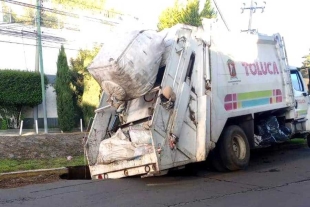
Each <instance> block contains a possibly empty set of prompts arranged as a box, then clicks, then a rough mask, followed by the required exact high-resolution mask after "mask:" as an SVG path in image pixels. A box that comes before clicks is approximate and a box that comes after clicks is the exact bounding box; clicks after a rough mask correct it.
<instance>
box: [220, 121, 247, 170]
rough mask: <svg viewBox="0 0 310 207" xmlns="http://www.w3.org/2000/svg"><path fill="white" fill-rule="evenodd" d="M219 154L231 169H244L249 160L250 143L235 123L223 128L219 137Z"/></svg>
mask: <svg viewBox="0 0 310 207" xmlns="http://www.w3.org/2000/svg"><path fill="white" fill-rule="evenodd" d="M219 141H220V146H219V147H220V148H219V152H220V156H221V158H222V160H223V164H224V165H225V167H226V168H227V169H229V170H231V171H236V170H240V169H244V168H246V167H247V166H248V164H249V160H250V145H249V142H248V139H247V137H246V135H245V133H244V131H243V130H242V129H241V128H240V127H239V126H236V125H231V126H229V127H227V128H225V129H224V132H223V134H222V137H221V138H220V140H219Z"/></svg>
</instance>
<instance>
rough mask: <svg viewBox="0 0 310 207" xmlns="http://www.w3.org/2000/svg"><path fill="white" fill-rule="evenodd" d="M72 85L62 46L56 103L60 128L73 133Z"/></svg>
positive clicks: (58, 62) (58, 60)
mask: <svg viewBox="0 0 310 207" xmlns="http://www.w3.org/2000/svg"><path fill="white" fill-rule="evenodd" d="M70 85H71V76H70V71H69V66H68V62H67V56H66V53H65V48H64V47H63V46H61V48H60V50H59V54H58V59H57V74H56V83H55V90H56V95H57V98H56V101H57V112H58V122H59V127H60V129H61V130H62V131H71V130H72V129H73V127H74V118H75V113H74V104H73V94H72V89H71V87H70Z"/></svg>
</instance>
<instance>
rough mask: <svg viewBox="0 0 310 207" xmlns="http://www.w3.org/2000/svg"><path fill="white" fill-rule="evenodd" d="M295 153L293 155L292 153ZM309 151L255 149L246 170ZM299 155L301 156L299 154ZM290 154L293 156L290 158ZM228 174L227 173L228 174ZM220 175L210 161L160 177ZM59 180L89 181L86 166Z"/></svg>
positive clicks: (294, 147) (283, 147) (278, 147)
mask: <svg viewBox="0 0 310 207" xmlns="http://www.w3.org/2000/svg"><path fill="white" fill-rule="evenodd" d="M294 151H295V153H294ZM304 151H305V152H306V151H309V149H308V148H307V147H306V145H305V144H291V143H284V144H280V145H275V146H271V147H268V148H262V149H256V150H252V151H251V159H250V164H249V167H248V169H247V170H249V171H253V170H254V171H255V170H256V168H257V167H259V168H270V166H276V165H279V164H281V163H282V162H283V161H285V162H294V161H296V160H298V159H303V158H304V156H303V155H302V153H303V152H304ZM299 153H301V154H299ZM292 154H294V155H293V156H292ZM228 173H229V172H228ZM217 174H221V173H219V172H217V171H216V170H215V169H214V168H213V167H212V165H211V163H210V161H209V160H207V161H204V162H199V163H192V164H188V165H186V166H185V168H183V169H176V170H170V171H169V172H168V174H167V175H164V176H161V178H162V179H163V180H165V179H170V178H174V179H196V178H199V177H208V176H213V175H217ZM60 178H61V179H67V180H89V179H91V176H90V172H89V168H88V166H75V167H68V173H67V174H64V175H61V177H60ZM135 178H139V179H140V176H131V177H127V178H123V179H135ZM149 179H151V180H152V179H159V180H161V179H160V178H159V177H155V178H154V177H153V178H145V179H143V180H149Z"/></svg>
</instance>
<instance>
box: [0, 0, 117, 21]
mask: <svg viewBox="0 0 310 207" xmlns="http://www.w3.org/2000/svg"><path fill="white" fill-rule="evenodd" d="M0 1H3V2H7V3H11V4H15V5H19V6H23V7H29V8H32V9H37V6H36V5H34V4H28V3H23V2H20V1H15V0H0ZM38 8H39V9H40V10H43V11H47V12H51V13H55V14H60V15H64V16H69V17H73V18H79V17H80V15H78V14H75V13H71V12H66V11H60V10H57V9H51V8H46V7H42V6H38ZM83 17H84V18H85V19H86V20H88V21H93V22H100V23H104V22H106V21H107V20H104V19H100V18H95V17H89V16H83ZM114 23H117V22H114Z"/></svg>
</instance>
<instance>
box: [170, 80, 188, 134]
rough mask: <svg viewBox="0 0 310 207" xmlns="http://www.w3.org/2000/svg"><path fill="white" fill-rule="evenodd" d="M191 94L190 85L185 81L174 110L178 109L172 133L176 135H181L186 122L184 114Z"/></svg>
mask: <svg viewBox="0 0 310 207" xmlns="http://www.w3.org/2000/svg"><path fill="white" fill-rule="evenodd" d="M189 96H190V87H189V86H188V85H187V84H186V83H185V82H183V85H182V88H181V91H180V93H179V97H178V100H177V102H178V103H177V106H176V107H177V108H175V109H174V110H175V111H176V115H175V118H174V122H173V129H172V133H173V134H175V135H176V136H178V137H179V136H180V133H181V129H182V125H183V122H184V116H185V114H186V110H187V106H188V102H189Z"/></svg>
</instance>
